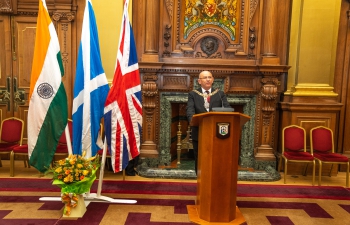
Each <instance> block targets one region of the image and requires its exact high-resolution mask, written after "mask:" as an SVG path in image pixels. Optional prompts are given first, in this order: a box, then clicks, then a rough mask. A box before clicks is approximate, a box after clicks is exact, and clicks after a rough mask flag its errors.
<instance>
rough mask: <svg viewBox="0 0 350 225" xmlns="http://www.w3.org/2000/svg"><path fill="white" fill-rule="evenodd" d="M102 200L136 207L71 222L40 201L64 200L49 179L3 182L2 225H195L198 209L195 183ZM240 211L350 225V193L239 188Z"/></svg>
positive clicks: (144, 186) (126, 190) (54, 205)
mask: <svg viewBox="0 0 350 225" xmlns="http://www.w3.org/2000/svg"><path fill="white" fill-rule="evenodd" d="M95 190H96V183H95V184H94V186H93V187H92V192H94V191H95ZM102 195H103V196H108V197H111V198H115V199H133V200H137V203H136V204H117V203H107V202H86V205H87V211H86V213H85V214H84V216H83V217H82V218H67V217H62V208H63V203H62V202H60V201H40V200H39V198H40V197H50V196H53V197H59V196H60V189H59V188H57V187H55V186H52V185H51V183H50V180H48V179H8V178H4V179H0V224H1V225H2V224H4V225H5V224H6V225H18V224H43V225H51V224H52V225H53V224H74V225H75V224H78V225H79V224H91V225H93V224H108V225H109V224H113V225H114V224H116V225H119V224H120V225H123V224H127V225H138V224H140V225H178V224H191V222H190V221H189V218H188V215H187V208H186V206H187V205H194V204H195V199H196V196H195V195H196V184H194V183H179V182H136V181H106V182H104V183H103V190H102ZM237 206H238V207H239V210H240V211H241V213H242V214H243V216H244V218H245V220H246V223H245V224H249V225H264V224H272V225H282V224H283V225H289V224H307V225H308V224H318V225H319V224H321V225H322V224H327V225H331V224H332V225H338V224H339V225H344V224H345V225H346V224H348V225H350V190H349V189H346V188H343V187H326V186H325V187H316V186H315V187H312V186H288V185H252V184H239V185H238V191H237Z"/></svg>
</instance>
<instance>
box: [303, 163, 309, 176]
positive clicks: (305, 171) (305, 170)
mask: <svg viewBox="0 0 350 225" xmlns="http://www.w3.org/2000/svg"><path fill="white" fill-rule="evenodd" d="M307 168H309V163H306V166H305V169H304V173H303V176H306V173H307Z"/></svg>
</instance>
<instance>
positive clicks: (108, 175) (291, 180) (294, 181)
mask: <svg viewBox="0 0 350 225" xmlns="http://www.w3.org/2000/svg"><path fill="white" fill-rule="evenodd" d="M345 174H346V173H345V172H339V173H338V174H337V176H332V177H329V176H322V186H342V187H345ZM283 176H284V174H283V172H281V179H280V180H278V181H273V182H257V181H238V183H242V184H252V183H253V184H254V183H259V184H266V185H269V184H284V181H283V179H284V177H283ZM40 177H43V178H51V177H50V176H44V175H43V174H40V173H39V172H38V171H37V170H36V169H35V168H33V167H31V168H25V167H24V163H23V161H16V162H15V176H14V178H40ZM0 178H10V161H9V160H2V167H0ZM103 179H104V180H123V179H125V180H128V181H164V182H188V183H196V182H197V180H189V179H164V178H145V177H141V176H138V175H136V176H125V177H124V176H123V172H119V173H113V172H112V171H108V170H105V171H104V175H103ZM317 181H318V176H317V175H316V178H315V185H318V183H317ZM287 184H288V185H312V177H311V176H303V175H298V176H296V175H293V176H291V175H288V176H287Z"/></svg>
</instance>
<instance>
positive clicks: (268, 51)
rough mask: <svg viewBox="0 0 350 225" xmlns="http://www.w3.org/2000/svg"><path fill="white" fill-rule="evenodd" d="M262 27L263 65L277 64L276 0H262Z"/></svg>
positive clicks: (278, 62)
mask: <svg viewBox="0 0 350 225" xmlns="http://www.w3.org/2000/svg"><path fill="white" fill-rule="evenodd" d="M264 9H265V10H264V15H263V20H262V23H263V29H262V32H263V34H262V45H263V46H262V48H263V49H262V53H263V54H262V61H261V64H263V65H279V64H280V58H279V57H278V56H277V54H276V52H277V49H276V48H277V46H278V45H277V42H276V40H277V33H278V30H277V10H278V0H265V1H264Z"/></svg>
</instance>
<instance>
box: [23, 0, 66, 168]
mask: <svg viewBox="0 0 350 225" xmlns="http://www.w3.org/2000/svg"><path fill="white" fill-rule="evenodd" d="M63 73H64V72H63V64H62V58H61V52H60V46H59V42H58V37H57V33H56V30H55V27H54V25H53V23H52V21H51V18H50V16H49V13H48V11H47V7H46V2H45V0H39V13H38V20H37V27H36V37H35V47H34V57H33V65H32V73H31V79H30V91H29V100H30V102H29V109H28V123H27V126H28V129H27V131H28V155H29V163H30V165H32V166H33V167H35V168H36V169H38V170H39V171H40V172H45V171H46V170H47V169H48V168H49V167H50V164H51V161H52V159H53V156H54V154H55V151H56V147H57V144H58V140H59V138H60V136H61V134H62V132H63V131H64V129H65V127H66V125H67V118H68V109H67V95H66V91H65V89H64V86H63V83H62V76H63Z"/></svg>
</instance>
